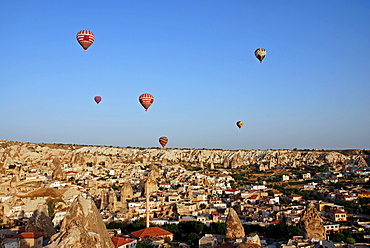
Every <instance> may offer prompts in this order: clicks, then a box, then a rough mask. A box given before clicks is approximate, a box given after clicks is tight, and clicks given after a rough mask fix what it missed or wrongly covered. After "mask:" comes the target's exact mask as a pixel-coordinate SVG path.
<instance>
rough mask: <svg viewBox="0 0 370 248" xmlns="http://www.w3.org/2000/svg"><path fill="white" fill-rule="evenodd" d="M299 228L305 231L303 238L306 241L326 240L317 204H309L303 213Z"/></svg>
mask: <svg viewBox="0 0 370 248" xmlns="http://www.w3.org/2000/svg"><path fill="white" fill-rule="evenodd" d="M298 226H299V227H300V228H301V229H302V231H303V236H304V238H306V239H314V240H325V239H326V233H325V228H324V225H323V220H322V219H321V217H320V214H319V212H318V211H317V209H316V207H315V204H313V203H312V202H311V203H309V204H308V206H307V207H306V209H305V211H303V213H302V216H301V219H300V221H299V224H298Z"/></svg>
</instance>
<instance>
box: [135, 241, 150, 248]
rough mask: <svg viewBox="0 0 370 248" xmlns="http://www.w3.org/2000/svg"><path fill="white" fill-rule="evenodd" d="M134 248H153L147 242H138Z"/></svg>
mask: <svg viewBox="0 0 370 248" xmlns="http://www.w3.org/2000/svg"><path fill="white" fill-rule="evenodd" d="M136 248H154V245H152V244H151V243H149V242H147V241H139V242H137V244H136Z"/></svg>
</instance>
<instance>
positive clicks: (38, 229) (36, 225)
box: [26, 206, 55, 240]
mask: <svg viewBox="0 0 370 248" xmlns="http://www.w3.org/2000/svg"><path fill="white" fill-rule="evenodd" d="M26 232H34V233H40V234H42V236H44V240H45V239H50V238H51V236H53V235H54V234H55V229H54V226H53V223H52V222H51V220H50V218H49V216H48V214H47V211H46V209H45V207H44V206H42V207H40V208H39V209H37V210H36V211H35V212H33V214H32V216H31V218H30V219H29V220H28V223H27V225H26Z"/></svg>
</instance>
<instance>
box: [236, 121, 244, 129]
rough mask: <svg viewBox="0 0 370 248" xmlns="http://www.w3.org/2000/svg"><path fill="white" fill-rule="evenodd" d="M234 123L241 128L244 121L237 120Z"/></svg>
mask: <svg viewBox="0 0 370 248" xmlns="http://www.w3.org/2000/svg"><path fill="white" fill-rule="evenodd" d="M236 125H237V126H238V128H241V127H242V126H243V125H244V123H243V122H242V121H237V122H236Z"/></svg>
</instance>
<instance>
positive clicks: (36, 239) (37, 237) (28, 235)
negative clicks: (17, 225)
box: [13, 232, 43, 248]
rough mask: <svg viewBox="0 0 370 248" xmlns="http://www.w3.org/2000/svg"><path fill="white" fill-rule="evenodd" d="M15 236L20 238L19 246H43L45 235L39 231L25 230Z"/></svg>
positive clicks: (33, 247) (38, 247) (40, 247)
mask: <svg viewBox="0 0 370 248" xmlns="http://www.w3.org/2000/svg"><path fill="white" fill-rule="evenodd" d="M13 238H15V239H17V238H18V239H19V247H32V248H42V242H43V236H42V234H39V233H33V232H23V233H20V234H18V235H16V236H14V237H13Z"/></svg>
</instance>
